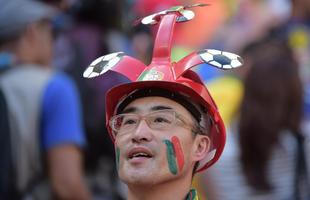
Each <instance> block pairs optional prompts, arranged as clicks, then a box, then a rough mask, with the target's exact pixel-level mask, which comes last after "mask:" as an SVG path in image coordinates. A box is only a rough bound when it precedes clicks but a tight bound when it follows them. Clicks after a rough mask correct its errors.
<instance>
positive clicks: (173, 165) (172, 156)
mask: <svg viewBox="0 0 310 200" xmlns="http://www.w3.org/2000/svg"><path fill="white" fill-rule="evenodd" d="M164 143H165V144H166V146H167V159H168V165H169V170H170V172H171V173H172V174H174V175H176V174H177V173H178V169H177V165H176V161H175V153H174V148H173V145H172V143H171V142H170V141H169V140H164Z"/></svg>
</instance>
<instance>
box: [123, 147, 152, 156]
mask: <svg viewBox="0 0 310 200" xmlns="http://www.w3.org/2000/svg"><path fill="white" fill-rule="evenodd" d="M152 157H153V154H152V152H151V150H149V149H148V148H145V147H134V148H132V149H131V150H130V151H129V152H128V154H127V158H128V159H133V158H152Z"/></svg>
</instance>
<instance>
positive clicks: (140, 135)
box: [132, 119, 153, 142]
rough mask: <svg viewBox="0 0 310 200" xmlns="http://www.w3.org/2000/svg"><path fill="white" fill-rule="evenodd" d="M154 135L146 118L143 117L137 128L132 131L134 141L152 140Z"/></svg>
mask: <svg viewBox="0 0 310 200" xmlns="http://www.w3.org/2000/svg"><path fill="white" fill-rule="evenodd" d="M152 137H153V133H152V129H151V128H150V127H149V125H148V124H147V122H146V121H145V120H144V119H141V121H140V123H139V124H138V126H137V128H136V130H134V132H133V133H132V141H133V142H147V141H151V140H152Z"/></svg>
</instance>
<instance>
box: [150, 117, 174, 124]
mask: <svg viewBox="0 0 310 200" xmlns="http://www.w3.org/2000/svg"><path fill="white" fill-rule="evenodd" d="M153 122H155V123H168V124H170V123H171V121H170V120H168V119H167V118H164V117H156V118H154V120H153Z"/></svg>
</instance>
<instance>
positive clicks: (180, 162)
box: [171, 136, 184, 171]
mask: <svg viewBox="0 0 310 200" xmlns="http://www.w3.org/2000/svg"><path fill="white" fill-rule="evenodd" d="M171 142H172V144H173V148H174V152H175V157H176V159H177V162H178V166H179V171H182V169H183V166H184V154H183V151H182V146H181V143H180V140H179V138H178V137H177V136H173V137H172V138H171Z"/></svg>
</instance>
